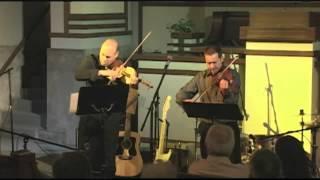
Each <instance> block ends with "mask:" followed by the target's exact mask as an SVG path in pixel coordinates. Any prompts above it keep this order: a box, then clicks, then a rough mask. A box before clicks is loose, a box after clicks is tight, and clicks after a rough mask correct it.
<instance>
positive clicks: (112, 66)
mask: <svg viewBox="0 0 320 180" xmlns="http://www.w3.org/2000/svg"><path fill="white" fill-rule="evenodd" d="M118 57H119V50H118V42H117V41H116V40H115V39H107V40H105V41H104V42H103V44H102V45H101V48H100V53H99V60H97V59H96V58H95V57H94V56H88V57H86V58H85V59H84V60H83V61H81V63H80V64H79V66H78V67H77V68H76V71H75V79H76V80H78V81H86V85H87V86H94V87H101V86H107V85H110V86H126V85H128V84H129V85H130V88H129V95H128V99H132V97H130V96H137V93H136V91H134V87H133V86H134V85H135V84H136V83H137V82H138V78H137V76H136V73H134V74H131V76H130V78H131V79H130V81H129V83H128V84H126V83H124V82H123V81H121V77H122V71H123V69H124V66H123V65H122V61H121V60H120V59H119V58H118ZM110 81H111V82H112V83H109V82H110ZM135 104H136V103H135ZM130 107H131V106H130ZM134 111H135V107H132V108H131V109H128V108H127V113H128V112H130V113H131V114H133V113H135V112H134ZM124 118H125V114H123V113H120V112H113V113H108V114H106V113H101V114H90V115H82V116H81V117H80V121H79V129H78V141H79V143H78V144H79V148H80V149H83V150H85V152H87V155H88V158H89V160H90V163H91V167H92V170H93V171H94V172H99V171H102V172H103V173H104V175H105V177H106V178H110V177H114V175H115V171H116V168H115V155H116V151H117V146H118V133H119V129H120V121H122V120H123V119H124ZM103 164H105V167H102V165H103Z"/></svg>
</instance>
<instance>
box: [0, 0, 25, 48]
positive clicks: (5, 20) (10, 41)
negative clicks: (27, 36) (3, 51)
mask: <svg viewBox="0 0 320 180" xmlns="http://www.w3.org/2000/svg"><path fill="white" fill-rule="evenodd" d="M22 21H23V19H22V2H14V1H13V2H0V27H1V28H0V46H14V45H17V44H18V43H19V42H20V41H21V40H22V33H23V27H22Z"/></svg>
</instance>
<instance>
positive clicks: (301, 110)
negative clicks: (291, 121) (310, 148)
mask: <svg viewBox="0 0 320 180" xmlns="http://www.w3.org/2000/svg"><path fill="white" fill-rule="evenodd" d="M299 115H300V116H301V122H300V125H301V143H302V145H303V128H304V121H303V115H304V112H303V109H300V113H299Z"/></svg>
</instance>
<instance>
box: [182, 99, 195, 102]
mask: <svg viewBox="0 0 320 180" xmlns="http://www.w3.org/2000/svg"><path fill="white" fill-rule="evenodd" d="M183 102H193V100H192V99H185V100H183Z"/></svg>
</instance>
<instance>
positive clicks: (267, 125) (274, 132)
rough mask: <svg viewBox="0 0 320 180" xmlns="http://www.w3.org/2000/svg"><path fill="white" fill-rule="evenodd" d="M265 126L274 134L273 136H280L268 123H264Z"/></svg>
mask: <svg viewBox="0 0 320 180" xmlns="http://www.w3.org/2000/svg"><path fill="white" fill-rule="evenodd" d="M263 126H264V127H265V128H267V129H268V130H269V131H271V132H273V134H278V133H277V132H276V131H275V130H273V129H272V128H271V127H270V126H269V124H267V123H265V122H264V123H263Z"/></svg>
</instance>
